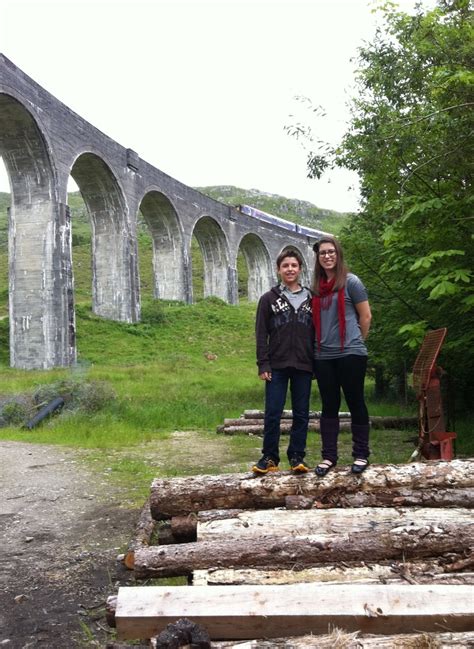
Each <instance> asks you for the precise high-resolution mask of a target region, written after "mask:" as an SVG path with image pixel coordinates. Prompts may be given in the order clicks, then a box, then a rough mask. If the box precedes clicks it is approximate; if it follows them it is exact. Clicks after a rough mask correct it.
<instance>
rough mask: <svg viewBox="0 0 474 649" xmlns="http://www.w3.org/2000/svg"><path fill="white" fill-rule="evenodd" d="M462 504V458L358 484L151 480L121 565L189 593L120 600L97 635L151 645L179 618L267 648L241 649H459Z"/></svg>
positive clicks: (469, 487)
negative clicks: (182, 580) (422, 641)
mask: <svg viewBox="0 0 474 649" xmlns="http://www.w3.org/2000/svg"><path fill="white" fill-rule="evenodd" d="M473 506H474V460H471V459H469V460H454V461H452V462H442V461H437V462H433V461H431V462H425V463H413V464H404V465H372V466H370V467H369V468H368V469H367V470H366V471H365V472H364V473H363V474H362V475H361V476H354V475H351V474H350V473H349V470H348V467H336V469H334V470H333V471H331V472H330V473H329V474H328V475H327V476H325V478H323V479H320V478H317V477H316V476H315V475H314V473H308V474H305V475H299V476H298V475H292V474H290V473H289V472H279V473H273V474H268V475H266V476H264V477H257V478H255V477H253V476H252V475H251V474H248V473H247V474H229V475H217V476H192V477H186V478H172V479H155V480H154V481H153V483H152V487H151V495H150V500H149V502H148V503H147V505H146V507H145V508H144V510H143V513H142V517H141V519H140V522H139V524H138V526H137V535H136V538H135V539H133V540H132V542H131V544H130V546H129V549H128V551H127V553H126V555H125V559H124V560H125V563H126V565H127V566H128V567H129V568H132V569H133V570H134V574H135V577H136V579H137V580H148V579H150V578H162V577H176V576H186V577H187V578H188V581H189V583H192V584H193V587H189V586H153V587H152V586H148V587H147V588H143V587H128V588H120V589H119V593H118V596H112V597H110V598H109V600H108V603H107V606H108V620H109V624H111V625H113V626H116V627H117V632H118V635H119V638H121V639H147V638H151V637H153V636H156V635H157V634H159V633H160V632H162V631H163V629H165V627H166V625H167V624H169V623H171V622H176V620H178V619H180V618H182V617H187V618H189V619H190V620H192V621H193V623H197V624H198V625H202V627H203V628H205V629H206V630H207V632H208V633H209V635H210V637H211V638H212V639H213V640H214V639H218V640H221V641H223V640H233V641H234V640H235V641H237V640H242V639H252V638H254V639H255V638H281V639H280V640H276V639H274V640H271V641H270V643H265V641H264V640H259V641H257V640H254V641H253V642H255V644H252V645H250V644H246V645H245V646H246V647H250V646H252V647H258V646H262V647H264V646H265V647H269V646H273V647H290V646H291V647H297V646H298V647H299V646H301V647H303V646H305V647H308V646H313V647H324V646H328V647H329V646H334V644H335V643H334V638H333V640H332V641H331V640H330V639H328V637H329V636H327V635H317V634H327V633H328V630H330V629H331V628H332V629H333V633H335V632H337V633H342V631H337V629H343V630H344V633H346V634H348V635H347V638H349V639H348V640H347V642H346V644H339V645H338V646H344V647H350V646H354V647H355V646H357V647H364V646H367V647H369V646H374V644H373V643H372V644H371V642H373V639H370V638H368V637H366V635H365V634H378V635H377V645H376V646H408V640H407V642H406V644H404V645H398V644H397V641H396V639H395V640H394V639H393V638H392V640H390V639H389V638H387V634H407V633H408V634H416V633H418V634H420V633H421V634H425V635H426V634H428V635H429V637H430V638H432V640H433V643H434V644H433V645H430V646H441V645H442V646H450V647H451V646H472V644H470V643H473V642H474V601H473V595H472V593H473V590H472V585H473V584H474V572H473V571H472V570H473V569H474V553H473V544H474V520H473V517H472V508H473ZM153 528H154V529H155V531H156V530H159V532H160V534H159V537H158V540H157V544H156V545H151V541H150V539H151V534H152V530H153ZM335 628H336V631H334V629H335ZM441 632H443V633H441ZM305 634H312V636H311V638H308V637H306V638H304V637H302V636H305ZM282 636H291V638H288V637H287V638H282ZM448 636H449V637H448ZM397 637H401V636H397ZM403 637H405V636H403ZM352 641H353V643H354V644H352V645H351V644H350V642H352ZM392 641H393V643H392V644H390V642H392ZM326 642H327V643H328V644H325V643H326ZM331 642H332V644H331ZM364 643H366V644H364ZM384 643H385V644H384ZM440 643H441V644H440ZM456 643H457V644H456ZM155 646H156V645H155ZM158 646H159V645H158ZM212 646H213V647H214V646H215V647H224V646H225V647H230V646H233V644H232V643H229V642H225V643H224V642H220V643H217V642H216V643H214V642H213V644H212ZM236 646H238V645H236ZM409 646H415V645H409ZM416 646H418V645H416ZM423 646H428V645H423Z"/></svg>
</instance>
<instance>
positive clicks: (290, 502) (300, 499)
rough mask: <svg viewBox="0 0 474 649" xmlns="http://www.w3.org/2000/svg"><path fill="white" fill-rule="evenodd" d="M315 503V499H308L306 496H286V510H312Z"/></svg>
mask: <svg viewBox="0 0 474 649" xmlns="http://www.w3.org/2000/svg"><path fill="white" fill-rule="evenodd" d="M314 503H315V500H314V498H307V497H306V496H286V497H285V508H286V509H311V507H313V505H314Z"/></svg>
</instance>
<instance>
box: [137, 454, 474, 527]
mask: <svg viewBox="0 0 474 649" xmlns="http://www.w3.org/2000/svg"><path fill="white" fill-rule="evenodd" d="M471 487H474V460H473V459H468V460H453V461H452V462H444V461H430V462H413V463H411V464H398V465H394V464H388V465H386V464H383V465H375V464H374V465H372V466H369V467H368V469H367V470H366V471H365V472H364V473H363V474H362V475H361V476H360V477H355V476H354V475H352V474H350V473H349V471H348V468H347V467H336V468H335V469H334V470H333V471H330V472H329V473H328V475H327V476H325V477H324V478H323V479H321V478H318V477H316V476H315V475H314V473H312V472H311V473H307V474H305V475H292V474H290V473H288V472H275V473H272V474H271V475H270V474H268V475H266V476H264V477H255V476H254V475H253V474H252V473H237V474H235V473H234V474H224V475H217V476H215V475H214V476H189V477H186V478H156V479H155V480H153V483H152V485H151V494H150V509H151V514H152V516H153V518H154V519H156V520H160V519H162V518H170V517H171V516H181V515H185V514H188V513H190V512H197V511H200V510H209V509H256V508H271V507H281V506H283V505H284V504H285V497H286V496H295V495H300V496H306V497H309V498H314V499H316V500H318V501H321V502H324V499H325V498H328V497H330V496H331V497H334V494H337V493H343V494H344V495H345V496H347V495H348V494H358V493H360V492H377V491H379V490H387V489H388V490H396V489H409V490H413V491H414V490H419V489H420V490H421V489H442V490H446V489H455V488H456V489H464V488H471ZM404 493H406V492H404ZM402 495H403V494H402Z"/></svg>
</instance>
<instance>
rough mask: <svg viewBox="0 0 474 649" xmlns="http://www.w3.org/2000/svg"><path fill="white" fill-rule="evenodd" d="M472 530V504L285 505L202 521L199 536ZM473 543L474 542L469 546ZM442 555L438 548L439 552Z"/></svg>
mask: <svg viewBox="0 0 474 649" xmlns="http://www.w3.org/2000/svg"><path fill="white" fill-rule="evenodd" d="M456 525H457V526H458V527H459V529H460V530H461V529H464V530H465V532H466V533H467V532H468V531H469V530H470V532H471V533H472V537H471V543H473V544H474V517H473V516H472V512H471V511H470V510H468V509H460V508H456V509H435V508H431V509H422V508H418V507H414V508H408V509H394V508H391V507H387V508H380V507H361V508H358V509H337V510H328V509H320V510H318V509H309V510H300V511H288V510H285V509H272V510H253V511H242V512H239V513H238V514H237V515H234V516H229V517H228V518H224V519H217V520H210V521H203V522H198V527H197V538H198V541H199V542H201V541H220V540H226V541H232V540H235V541H240V540H244V539H257V538H259V539H261V538H265V537H267V536H268V537H279V538H280V537H286V538H287V539H288V540H289V539H290V538H302V537H311V538H312V539H313V540H316V539H318V540H320V541H322V542H325V541H330V540H334V541H338V542H341V541H342V542H344V540H345V541H346V542H349V541H350V539H351V537H353V536H354V535H359V536H365V535H369V534H382V533H384V532H387V533H390V532H391V531H392V530H394V529H406V530H407V531H408V533H410V532H412V531H413V532H421V531H422V530H426V531H430V530H439V531H440V532H441V531H442V529H444V528H445V527H448V528H454V527H456ZM468 547H469V543H468V544H467V545H466V546H464V549H467V548H468ZM434 556H436V553H435V554H434Z"/></svg>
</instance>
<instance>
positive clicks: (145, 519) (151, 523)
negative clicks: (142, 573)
mask: <svg viewBox="0 0 474 649" xmlns="http://www.w3.org/2000/svg"><path fill="white" fill-rule="evenodd" d="M155 524H156V521H155V520H154V519H153V518H152V517H151V511H150V499H149V498H148V499H147V501H146V502H145V504H144V506H143V509H142V511H141V513H140V516H139V518H138V522H137V525H136V527H135V533H134V535H133V538H132V539H131V541H130V543H129V544H128V548H127V551H126V553H125V556H124V560H123V562H124V564H125V566H126V567H127V568H128V569H129V570H133V562H134V557H135V550H136V549H137V548H141V547H143V546H146V545H150V541H151V537H152V535H153V531H154V529H155Z"/></svg>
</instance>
